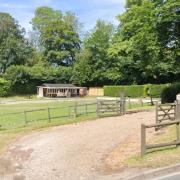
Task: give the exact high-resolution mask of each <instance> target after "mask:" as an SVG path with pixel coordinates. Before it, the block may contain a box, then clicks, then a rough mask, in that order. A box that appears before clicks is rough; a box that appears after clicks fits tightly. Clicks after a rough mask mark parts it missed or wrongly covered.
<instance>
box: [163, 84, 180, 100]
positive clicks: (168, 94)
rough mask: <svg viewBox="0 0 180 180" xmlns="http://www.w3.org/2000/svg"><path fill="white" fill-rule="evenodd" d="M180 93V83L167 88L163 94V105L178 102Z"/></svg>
mask: <svg viewBox="0 0 180 180" xmlns="http://www.w3.org/2000/svg"><path fill="white" fill-rule="evenodd" d="M179 93H180V83H176V84H172V85H171V86H169V87H166V88H165V89H164V90H163V91H162V93H161V102H162V103H173V102H174V101H175V100H176V95H177V94H179Z"/></svg>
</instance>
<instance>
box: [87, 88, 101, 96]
mask: <svg viewBox="0 0 180 180" xmlns="http://www.w3.org/2000/svg"><path fill="white" fill-rule="evenodd" d="M88 95H89V96H104V89H103V88H100V87H90V88H89V91H88Z"/></svg>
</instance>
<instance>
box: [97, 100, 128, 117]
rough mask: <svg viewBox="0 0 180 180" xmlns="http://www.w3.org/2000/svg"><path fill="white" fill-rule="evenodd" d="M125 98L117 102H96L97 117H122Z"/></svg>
mask: <svg viewBox="0 0 180 180" xmlns="http://www.w3.org/2000/svg"><path fill="white" fill-rule="evenodd" d="M125 102H126V101H125V98H121V99H119V100H118V99H117V100H105V99H98V100H97V116H98V117H103V116H106V115H109V113H113V114H114V115H124V114H125V112H126V110H125Z"/></svg>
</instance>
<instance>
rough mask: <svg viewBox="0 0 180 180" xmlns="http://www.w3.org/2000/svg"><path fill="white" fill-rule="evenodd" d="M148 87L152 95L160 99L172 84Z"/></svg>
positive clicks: (149, 85) (150, 85)
mask: <svg viewBox="0 0 180 180" xmlns="http://www.w3.org/2000/svg"><path fill="white" fill-rule="evenodd" d="M147 86H148V87H149V91H150V95H151V96H152V97H157V98H159V97H161V93H162V91H163V89H165V88H166V87H169V86H170V84H148V85H147ZM146 95H147V94H146Z"/></svg>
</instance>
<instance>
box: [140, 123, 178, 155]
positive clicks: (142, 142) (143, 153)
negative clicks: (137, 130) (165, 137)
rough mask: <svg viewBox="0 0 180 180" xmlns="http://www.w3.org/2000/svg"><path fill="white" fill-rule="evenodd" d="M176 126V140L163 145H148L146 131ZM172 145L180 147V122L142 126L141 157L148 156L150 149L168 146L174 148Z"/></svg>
mask: <svg viewBox="0 0 180 180" xmlns="http://www.w3.org/2000/svg"><path fill="white" fill-rule="evenodd" d="M174 124H175V125H176V140H174V141H172V142H168V143H161V144H147V143H146V129H147V128H155V129H156V128H159V127H164V126H170V125H174ZM172 145H180V120H176V121H171V122H165V123H160V124H151V125H145V124H141V157H143V156H144V155H145V154H146V151H147V150H148V149H153V148H161V147H166V146H172Z"/></svg>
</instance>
